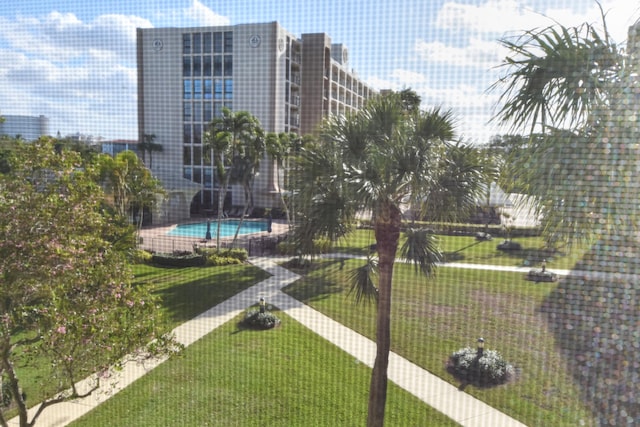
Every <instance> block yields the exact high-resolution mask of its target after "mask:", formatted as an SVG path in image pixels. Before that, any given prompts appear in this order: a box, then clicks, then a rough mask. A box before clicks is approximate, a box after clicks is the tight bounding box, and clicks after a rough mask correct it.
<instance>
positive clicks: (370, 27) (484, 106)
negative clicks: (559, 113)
mask: <svg viewBox="0 0 640 427" xmlns="http://www.w3.org/2000/svg"><path fill="white" fill-rule="evenodd" d="M601 4H602V6H603V8H604V9H605V11H607V12H608V19H607V23H608V26H609V29H610V31H611V32H612V33H613V37H614V39H615V40H616V41H617V42H618V43H624V41H625V40H626V32H627V28H628V27H629V26H630V25H632V24H633V23H634V22H635V21H636V20H637V19H639V18H640V5H639V4H638V3H637V1H636V0H601ZM553 20H555V21H558V22H560V23H562V24H564V25H578V24H580V23H582V22H585V21H588V22H591V23H598V22H599V12H598V8H597V4H596V2H595V1H592V0H553V1H552V0H394V1H389V0H328V1H324V0H314V1H311V0H279V1H265V0H262V1H254V0H233V1H232V0H226V1H209V0H171V1H169V0H150V1H137V0H135V1H134V0H116V1H114V0H104V1H101V2H92V1H86V0H83V1H79V0H21V1H3V2H2V3H0V58H2V60H1V61H0V113H2V114H23V115H40V114H43V115H46V116H48V117H49V119H50V130H51V132H52V133H53V134H56V133H57V132H58V131H59V132H60V133H61V134H62V135H67V134H71V133H77V132H80V133H83V134H90V135H94V136H102V137H105V138H116V139H134V138H136V137H137V116H136V108H137V107H136V63H135V29H136V28H137V27H144V28H150V27H167V26H172V27H185V26H196V25H228V24H230V25H234V24H241V23H247V22H269V21H278V22H279V23H280V24H281V25H282V26H283V27H285V28H286V29H287V30H289V31H290V32H292V33H293V34H295V35H298V36H300V35H301V34H303V33H313V32H326V33H327V34H329V36H331V38H332V40H333V42H336V43H343V44H345V45H346V46H347V47H348V48H349V57H350V67H351V68H353V69H354V70H355V71H356V72H357V74H358V75H359V76H360V77H361V78H363V79H364V80H365V81H367V82H368V83H369V84H370V85H372V86H373V87H375V88H376V89H384V88H391V89H402V88H407V87H410V88H413V89H415V90H416V91H417V92H418V93H419V94H420V96H421V97H422V99H423V107H424V108H429V107H432V106H440V107H442V108H443V109H451V110H452V111H453V113H454V115H455V117H456V118H457V122H458V132H459V134H460V136H461V137H462V138H464V139H466V140H467V141H471V142H477V143H483V142H486V141H487V140H488V138H489V137H490V135H492V134H496V133H504V132H505V130H503V129H499V128H497V127H495V126H494V125H491V124H487V122H488V121H489V119H490V117H491V115H492V112H493V111H494V107H495V105H496V101H497V96H498V93H487V92H486V90H487V88H488V87H489V86H490V85H491V83H493V82H494V81H495V80H496V79H497V78H498V77H499V73H500V70H499V69H496V68H495V67H496V66H497V65H499V64H500V61H501V60H502V58H504V56H505V52H504V51H502V50H501V48H500V47H499V45H498V43H497V40H498V39H499V38H501V37H504V36H508V35H513V34H517V33H518V32H521V31H523V30H527V29H531V28H535V27H541V26H547V25H550V24H552V23H553Z"/></svg>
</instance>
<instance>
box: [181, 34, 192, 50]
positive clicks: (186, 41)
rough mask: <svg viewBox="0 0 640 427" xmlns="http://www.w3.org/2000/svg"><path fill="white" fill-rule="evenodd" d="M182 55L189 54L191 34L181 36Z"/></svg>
mask: <svg viewBox="0 0 640 427" xmlns="http://www.w3.org/2000/svg"><path fill="white" fill-rule="evenodd" d="M182 53H184V54H190V53H191V34H183V35H182Z"/></svg>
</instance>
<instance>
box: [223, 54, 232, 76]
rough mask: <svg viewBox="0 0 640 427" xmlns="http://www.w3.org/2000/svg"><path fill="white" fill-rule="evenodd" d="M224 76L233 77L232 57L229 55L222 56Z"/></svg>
mask: <svg viewBox="0 0 640 427" xmlns="http://www.w3.org/2000/svg"><path fill="white" fill-rule="evenodd" d="M224 75H225V76H232V75H233V56H231V55H225V56H224Z"/></svg>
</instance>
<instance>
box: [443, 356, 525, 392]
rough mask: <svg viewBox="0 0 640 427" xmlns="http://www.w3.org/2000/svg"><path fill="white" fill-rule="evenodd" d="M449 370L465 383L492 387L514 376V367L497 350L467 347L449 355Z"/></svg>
mask: <svg viewBox="0 0 640 427" xmlns="http://www.w3.org/2000/svg"><path fill="white" fill-rule="evenodd" d="M447 371H448V372H449V373H450V374H451V375H453V376H454V377H456V378H457V379H458V380H460V381H461V382H462V383H463V384H473V385H475V386H477V387H491V386H496V385H500V384H504V383H506V382H508V381H509V380H511V379H512V378H513V377H514V373H515V371H514V368H513V366H512V365H510V364H509V363H507V361H505V360H504V359H503V358H502V356H501V355H500V353H498V352H497V351H495V350H484V352H483V354H482V357H478V351H477V350H476V349H474V348H470V347H466V348H462V349H460V350H458V351H456V352H454V353H453V354H452V355H451V356H449V360H448V362H447Z"/></svg>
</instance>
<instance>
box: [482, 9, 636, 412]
mask: <svg viewBox="0 0 640 427" xmlns="http://www.w3.org/2000/svg"><path fill="white" fill-rule="evenodd" d="M602 15H603V25H602V29H601V30H597V29H596V28H595V27H594V26H593V25H590V24H583V25H581V26H578V27H571V28H567V27H563V26H559V25H558V26H554V27H549V28H543V29H541V30H536V31H529V32H526V33H525V34H524V35H522V36H521V37H519V38H517V39H515V40H513V41H512V40H503V44H504V45H505V46H506V47H507V48H508V49H509V50H510V53H511V55H510V56H509V57H507V58H506V59H505V61H504V64H503V66H504V67H505V69H506V70H507V73H506V75H505V76H504V77H503V78H502V79H501V80H500V81H499V82H497V83H496V84H495V85H494V89H496V88H500V89H502V90H503V93H502V96H501V102H502V103H503V105H502V107H501V109H500V110H499V111H498V114H497V116H496V119H497V120H499V121H501V122H504V123H507V124H511V125H512V126H513V127H514V128H516V127H519V126H520V127H521V126H522V125H524V124H526V126H527V127H529V129H530V132H531V133H532V134H533V132H538V133H539V135H536V136H535V137H533V136H532V138H531V139H530V141H529V145H528V147H526V148H525V153H526V155H522V156H520V161H519V162H517V163H516V167H517V169H516V170H515V171H514V175H515V177H516V178H517V179H516V181H518V182H521V183H526V184H527V185H526V188H525V190H526V191H528V192H529V193H530V194H532V195H534V196H535V197H536V200H538V204H539V207H538V208H539V211H540V212H541V213H543V214H544V222H545V228H544V231H545V235H546V236H547V239H548V240H549V241H558V240H561V241H565V242H567V243H571V242H573V241H576V240H587V241H588V242H590V243H592V245H591V247H590V250H589V251H588V252H587V253H586V254H585V255H584V257H583V259H582V260H580V261H579V262H578V263H577V265H576V267H575V270H578V271H579V274H575V275H574V274H570V275H569V276H567V277H566V278H565V279H563V280H562V281H561V282H560V284H559V285H558V287H557V289H556V290H554V291H553V292H552V293H551V294H550V295H549V296H548V297H547V298H546V299H545V301H544V302H543V304H542V307H541V312H543V313H547V318H548V320H549V324H550V326H551V329H552V330H553V331H554V333H555V334H556V342H557V343H558V345H559V347H560V348H561V349H562V350H563V351H564V353H565V356H566V358H567V360H572V361H574V362H573V363H571V364H569V369H570V372H571V373H572V374H573V376H574V378H575V379H576V382H577V383H578V384H580V385H582V388H581V391H582V393H583V395H584V399H585V401H587V402H589V403H590V406H591V407H592V408H593V411H594V414H595V416H596V417H597V423H598V424H599V425H605V424H611V425H614V424H615V425H623V424H626V423H628V422H629V420H638V419H640V407H639V406H638V403H637V400H633V399H629V398H628V397H629V396H638V395H640V385H639V384H638V382H636V381H620V382H618V381H614V382H609V381H602V378H620V379H622V378H630V377H632V376H633V375H635V374H636V372H637V366H638V365H639V364H640V357H639V356H638V351H637V338H636V337H635V336H634V334H636V332H637V325H638V324H639V323H640V315H639V314H638V313H639V312H640V311H639V310H640V306H639V304H638V300H637V298H635V297H634V296H631V295H630V294H633V295H636V294H637V292H638V286H637V277H638V276H637V275H638V272H640V265H639V263H638V259H639V255H640V242H639V241H638V233H637V231H638V208H639V207H640V206H639V205H640V204H639V200H638V194H639V190H640V185H639V183H638V180H637V171H638V159H640V146H639V144H638V141H639V140H640V116H639V115H638V104H639V98H638V95H637V93H638V83H639V81H638V77H637V73H635V72H634V71H636V70H637V68H636V67H637V65H638V64H634V63H633V62H632V61H630V57H627V56H625V55H624V54H623V53H622V51H620V50H619V49H618V47H617V46H616V45H615V43H614V42H613V41H612V40H611V38H610V36H609V33H608V31H607V26H606V22H605V20H604V13H603V14H602ZM631 48H633V47H631ZM634 68H636V70H634ZM585 271H587V272H588V273H584V272H585ZM610 337H613V339H610ZM603 355H606V356H603Z"/></svg>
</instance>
